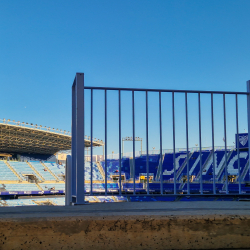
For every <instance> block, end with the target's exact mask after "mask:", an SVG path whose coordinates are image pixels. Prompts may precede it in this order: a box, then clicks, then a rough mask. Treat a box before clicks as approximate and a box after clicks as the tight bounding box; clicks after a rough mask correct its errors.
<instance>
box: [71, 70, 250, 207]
mask: <svg viewBox="0 0 250 250" xmlns="http://www.w3.org/2000/svg"><path fill="white" fill-rule="evenodd" d="M84 90H90V138H91V148H90V155H91V157H90V159H91V160H90V166H91V173H90V175H91V178H90V192H89V193H86V191H85V180H84V174H85V173H84V169H85V162H84V159H85V157H84V139H85V134H84V132H85V131H84V119H85V114H84ZM95 90H103V91H104V116H105V119H104V131H105V135H104V143H105V144H104V155H105V157H104V164H105V168H104V171H105V180H104V188H105V192H104V194H102V195H108V194H109V192H108V188H107V186H108V173H107V159H108V151H107V145H108V141H107V139H108V137H107V119H108V118H107V92H108V91H117V94H118V103H117V105H118V116H119V157H118V160H119V171H118V172H119V181H118V182H119V187H120V188H119V192H118V193H117V194H112V195H123V193H122V190H121V186H122V178H121V168H122V136H121V92H123V91H129V92H131V95H132V138H133V154H132V160H133V166H134V168H133V174H132V176H133V180H132V183H133V192H132V194H133V195H135V194H136V185H135V183H136V177H135V158H136V151H135V92H144V93H145V98H146V100H145V110H146V112H145V117H146V121H145V125H146V152H145V153H146V170H147V176H146V187H147V188H146V193H145V194H143V195H150V190H149V152H150V151H149V126H148V123H149V117H148V106H149V104H148V93H149V92H155V93H158V96H159V103H158V105H159V141H160V150H159V155H160V161H159V162H160V164H159V166H158V167H159V168H160V176H159V180H160V193H159V195H164V191H163V171H162V170H163V168H162V165H163V161H162V159H163V153H164V154H165V153H167V152H163V149H162V93H166V92H167V93H171V94H172V95H171V96H172V107H171V113H172V142H173V149H172V150H170V152H172V154H173V171H174V178H173V184H174V190H173V195H177V194H179V193H178V191H177V185H180V184H179V183H177V169H176V162H175V154H176V153H177V152H176V125H175V95H176V93H184V94H185V127H186V131H185V134H186V148H185V151H186V152H191V151H190V149H191V148H189V121H188V95H189V94H191V93H192V94H197V95H198V119H199V123H198V126H199V131H198V134H199V147H198V152H199V156H200V166H199V167H200V170H199V171H200V173H201V174H200V178H199V182H200V194H204V193H203V176H202V166H203V164H202V160H201V159H202V156H201V154H202V150H203V147H202V140H201V132H202V127H201V94H209V95H210V98H211V99H210V100H211V130H212V138H211V139H212V146H211V147H209V148H206V149H207V150H211V151H212V157H213V173H212V175H213V185H212V187H213V188H212V189H213V190H212V194H216V193H217V192H216V178H215V177H216V175H215V153H214V152H215V148H216V147H215V138H214V133H215V131H214V96H215V95H221V96H222V97H223V123H224V150H225V162H226V163H227V162H228V153H227V152H228V149H229V147H228V145H227V127H226V101H225V98H226V95H233V96H235V108H236V114H235V117H236V131H235V133H236V134H237V135H238V134H239V117H238V116H239V114H238V96H239V95H245V96H247V112H248V131H250V122H249V121H250V116H249V113H250V81H248V82H247V92H229V91H198V90H168V89H146V88H116V87H111V88H109V87H86V86H84V74H83V73H77V74H76V77H75V80H74V83H73V86H72V161H71V163H70V164H71V165H72V172H71V174H70V175H71V177H72V178H71V189H72V190H71V191H70V192H71V198H72V202H73V203H75V204H84V202H85V195H93V187H92V186H93V162H92V155H93V141H92V140H93V139H92V138H93V92H94V91H95ZM236 146H237V155H238V170H239V178H238V183H239V194H240V193H241V176H240V156H239V140H237V145H236ZM230 148H231V147H230ZM194 151H196V152H197V150H194ZM248 155H249V151H248ZM189 161H190V159H189V157H188V159H187V162H186V165H187V166H186V168H187V175H188V176H187V181H186V184H187V193H186V194H187V195H191V193H190V178H189V170H190V167H189ZM228 184H229V183H228V171H227V167H225V187H226V194H228ZM95 195H96V194H95Z"/></svg>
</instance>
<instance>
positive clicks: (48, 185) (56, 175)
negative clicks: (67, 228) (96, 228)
mask: <svg viewBox="0 0 250 250" xmlns="http://www.w3.org/2000/svg"><path fill="white" fill-rule="evenodd" d="M227 154H228V161H227V164H226V163H225V151H224V150H222V149H218V150H216V151H215V154H214V156H215V174H216V179H215V182H216V183H215V188H216V193H218V194H223V193H225V192H226V185H225V170H226V169H227V171H228V176H229V177H230V179H228V183H229V185H228V191H229V193H230V194H237V193H238V192H239V176H238V174H239V170H238V155H237V152H236V151H235V150H232V149H230V150H228V151H227ZM201 157H202V158H201V159H202V180H203V193H204V194H213V175H212V174H213V167H214V166H213V157H212V154H211V151H210V150H207V149H206V150H203V151H202V154H201ZM174 161H175V165H176V175H177V176H178V178H177V180H176V192H177V194H186V193H187V179H185V176H187V154H186V152H185V151H177V153H176V154H175V159H174V157H173V153H170V152H168V153H166V154H164V155H163V164H162V172H163V184H162V191H163V193H164V194H173V192H174V181H173V177H174ZM239 162H240V180H241V190H242V194H247V193H250V186H248V181H249V161H248V152H247V151H242V152H240V161H239ZM121 163H122V166H121V174H122V175H124V177H125V178H124V179H122V182H121V184H122V185H121V187H120V186H119V181H118V180H115V179H112V176H115V175H116V176H119V161H118V160H117V159H107V164H108V165H107V174H108V175H107V176H108V179H107V189H108V192H109V193H110V194H112V193H113V194H116V195H117V194H118V192H119V190H120V188H121V192H122V194H129V195H131V194H133V192H134V184H133V170H134V166H133V159H132V158H125V157H124V158H122V162H121ZM159 166H160V155H159V154H154V155H149V176H150V177H151V176H152V179H149V185H148V187H147V179H145V178H146V176H147V174H146V173H147V162H146V156H145V155H142V156H138V157H136V158H135V191H136V193H137V194H141V195H143V194H144V193H146V191H147V188H148V189H149V192H150V194H159V193H160V192H161V184H160V181H159V176H160V167H159ZM200 167H201V166H200V153H199V152H197V151H194V152H189V176H191V177H192V176H193V177H192V178H190V194H199V193H200V189H201V188H200V175H201V171H200ZM92 170H93V186H92V187H93V190H92V191H93V195H94V196H86V200H87V201H89V202H114V201H116V202H119V201H126V200H127V198H126V197H122V196H121V197H119V196H115V197H113V196H109V197H108V198H105V197H104V196H97V194H98V195H103V194H104V192H105V181H104V180H105V178H104V173H105V161H101V162H93V166H92ZM90 171H91V165H90V162H86V165H85V180H86V182H85V192H86V194H87V195H88V194H89V192H90V190H91V188H90V179H91V174H90ZM142 176H143V178H142ZM64 180H65V166H64V165H59V164H56V163H55V162H42V161H28V162H19V161H0V196H3V195H11V194H12V195H16V196H18V195H25V194H27V195H28V194H32V195H33V194H35V195H43V194H48V195H50V194H58V195H60V194H64V192H65V181H64ZM59 191H60V192H59ZM11 192H12V193H11ZM18 192H20V194H19V193H18ZM32 192H36V193H32ZM46 192H47V193H46ZM95 194H96V196H95ZM48 199H49V198H46V199H45V198H44V199H43V200H42V199H38V201H36V199H31V200H30V201H29V200H28V199H25V200H26V201H24V200H23V201H20V200H18V201H16V200H5V201H1V203H0V206H7V205H11V206H12V205H13V206H14V205H17V206H21V205H44V204H47V205H64V200H63V199H64V198H60V196H58V198H53V199H52V198H51V200H48ZM59 199H61V200H59ZM159 199H160V198H157V197H147V196H133V195H132V196H131V198H130V200H131V201H156V200H159ZM165 199H167V200H168V199H169V198H162V201H164V200H165ZM211 199H212V198H211ZM213 199H215V198H213ZM181 200H183V201H192V200H195V199H193V198H185V199H184V198H182V199H181ZM221 200H225V199H224V198H221Z"/></svg>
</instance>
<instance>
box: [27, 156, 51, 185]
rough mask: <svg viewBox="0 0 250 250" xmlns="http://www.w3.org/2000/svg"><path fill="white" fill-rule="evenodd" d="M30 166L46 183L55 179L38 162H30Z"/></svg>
mask: <svg viewBox="0 0 250 250" xmlns="http://www.w3.org/2000/svg"><path fill="white" fill-rule="evenodd" d="M30 164H31V165H32V166H33V167H34V168H35V169H36V171H37V172H38V173H39V174H40V175H41V176H42V177H43V178H44V179H45V180H48V181H51V180H52V181H55V177H54V176H53V175H52V174H51V173H50V172H49V171H47V169H46V168H45V167H44V166H43V165H42V164H41V163H40V162H38V161H32V162H30Z"/></svg>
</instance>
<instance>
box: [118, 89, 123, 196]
mask: <svg viewBox="0 0 250 250" xmlns="http://www.w3.org/2000/svg"><path fill="white" fill-rule="evenodd" d="M118 91H119V92H118V94H119V100H118V101H119V195H121V194H122V181H121V178H122V175H121V171H122V157H121V140H122V133H121V90H118Z"/></svg>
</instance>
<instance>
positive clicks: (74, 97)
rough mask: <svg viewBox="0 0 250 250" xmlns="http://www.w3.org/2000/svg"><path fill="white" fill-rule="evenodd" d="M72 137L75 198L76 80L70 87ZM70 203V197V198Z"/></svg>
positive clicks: (73, 190) (74, 192)
mask: <svg viewBox="0 0 250 250" xmlns="http://www.w3.org/2000/svg"><path fill="white" fill-rule="evenodd" d="M71 126H72V128H71V130H72V135H71V155H72V183H71V185H72V187H71V188H72V195H74V196H76V78H75V80H74V83H73V86H72V125H71ZM70 199H71V201H72V196H71V197H70Z"/></svg>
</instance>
